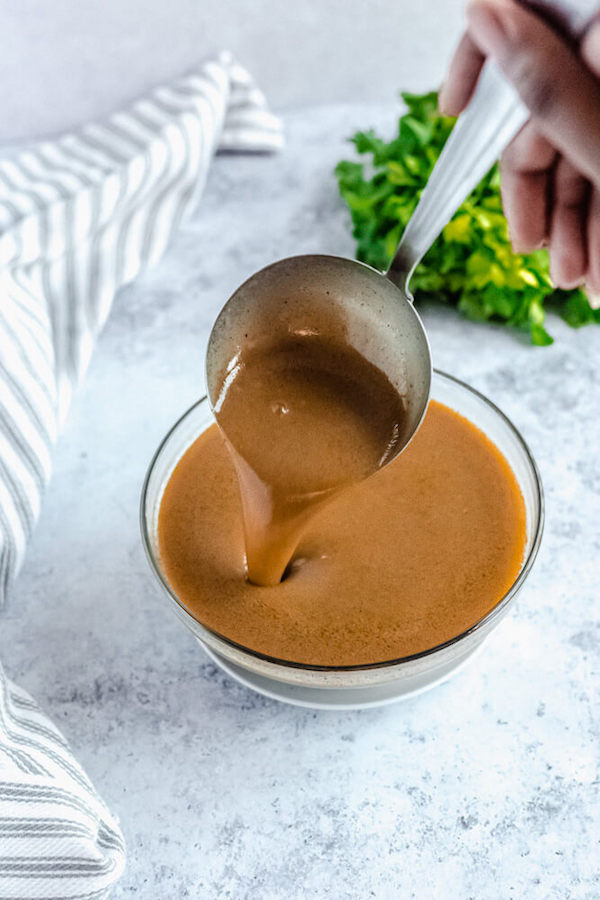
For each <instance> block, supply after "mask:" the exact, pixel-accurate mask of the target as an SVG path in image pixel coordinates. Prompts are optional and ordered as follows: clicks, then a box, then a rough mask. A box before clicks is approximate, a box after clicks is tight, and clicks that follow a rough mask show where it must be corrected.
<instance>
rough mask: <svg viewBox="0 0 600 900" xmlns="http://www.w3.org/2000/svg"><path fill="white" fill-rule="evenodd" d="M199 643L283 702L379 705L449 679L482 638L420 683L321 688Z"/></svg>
mask: <svg viewBox="0 0 600 900" xmlns="http://www.w3.org/2000/svg"><path fill="white" fill-rule="evenodd" d="M197 641H198V643H199V644H200V646H201V647H202V649H203V650H204V652H205V653H206V654H207V656H209V657H210V658H211V659H212V661H213V662H214V663H215V664H216V665H217V666H219V668H221V669H222V670H223V671H224V672H226V673H227V674H228V675H229V676H230V677H231V678H233V679H234V681H237V682H238V683H239V684H243V685H244V687H247V688H250V690H252V691H256V692H257V693H258V694H262V695H263V696H264V697H270V698H271V699H272V700H279V701H280V702H281V703H289V704H291V705H292V706H303V707H306V708H307V709H331V710H336V709H337V710H343V709H369V708H370V707H375V706H387V705H388V704H390V703H398V702H399V701H400V700H409V699H410V698H411V697H416V696H418V694H423V693H424V692H425V691H429V690H431V688H434V687H437V686H438V685H440V684H443V683H444V682H446V681H448V680H449V679H450V678H452V677H453V676H454V675H456V674H458V672H460V671H461V669H463V668H464V666H466V665H467V663H469V662H470V661H471V660H472V659H473V658H474V657H475V656H476V655H477V654H478V653H479V651H480V650H481V648H482V647H483V644H484V643H485V642H484V641H482V642H481V643H480V644H478V645H477V646H476V647H475V648H474V649H473V650H472V651H471V652H470V653H469V654H468V655H467V656H466V657H465V656H461V657H460V658H459V659H458V661H456V662H455V663H454V664H452V665H449V666H448V667H447V668H446V669H444V671H443V672H442V673H441V674H438V675H437V677H436V678H434V679H431V678H429V680H428V678H427V675H423V676H422V678H421V679H420V683H419V682H418V681H417V680H416V679H415V678H412V679H410V680H409V681H408V682H407V679H397V680H396V681H387V682H385V683H383V684H373V685H369V686H366V687H349V688H318V687H305V686H302V685H297V684H286V683H285V682H283V681H277V680H275V679H274V678H267V677H266V676H264V675H258V674H257V673H255V672H251V671H249V670H248V669H245V668H243V667H242V666H238V665H236V664H235V663H233V662H231V661H230V660H228V659H224V658H223V657H222V656H221V655H220V654H218V653H216V652H215V651H214V650H212V649H211V648H209V647H207V646H206V644H205V643H204V642H203V641H201V640H200V638H197Z"/></svg>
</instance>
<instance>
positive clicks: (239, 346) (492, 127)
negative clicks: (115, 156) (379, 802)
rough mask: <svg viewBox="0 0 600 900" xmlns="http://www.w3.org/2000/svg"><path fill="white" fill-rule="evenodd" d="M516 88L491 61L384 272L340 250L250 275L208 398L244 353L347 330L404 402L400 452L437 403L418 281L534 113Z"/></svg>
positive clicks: (213, 366)
mask: <svg viewBox="0 0 600 900" xmlns="http://www.w3.org/2000/svg"><path fill="white" fill-rule="evenodd" d="M528 115H529V113H528V111H527V109H526V107H525V106H524V105H523V104H522V103H521V101H520V99H519V97H518V95H517V94H516V92H515V90H514V88H513V87H512V85H511V84H510V83H509V82H507V81H506V80H505V78H504V77H503V76H502V75H501V74H500V72H499V70H498V69H497V68H496V66H495V65H494V64H493V63H492V62H488V63H486V65H485V67H484V70H483V72H482V74H481V77H480V79H479V83H478V86H477V89H476V92H475V95H474V97H473V99H472V101H471V103H470V104H469V106H468V107H467V109H466V110H465V112H464V113H463V114H462V115H461V116H460V117H459V119H458V121H457V123H456V125H455V127H454V129H453V131H452V133H451V135H450V137H449V138H448V141H447V142H446V145H445V147H444V149H443V151H442V153H441V155H440V157H439V160H438V162H437V164H436V166H435V168H434V170H433V172H432V174H431V177H430V178H429V181H428V182H427V185H426V186H425V188H424V190H423V192H422V194H421V198H420V200H419V203H418V205H417V207H416V209H415V211H414V213H413V216H412V217H411V219H410V221H409V222H408V225H407V227H406V230H405V232H404V235H403V237H402V240H401V241H400V244H399V246H398V248H397V251H396V254H395V256H394V259H393V260H392V264H391V266H390V268H389V270H388V271H387V272H386V273H381V272H378V271H377V270H375V269H373V268H371V267H370V266H367V265H365V264H364V263H360V262H356V261H354V260H349V259H344V258H342V257H338V256H321V255H310V256H294V257H289V258H287V259H283V260H281V261H279V262H276V263H273V264H272V265H270V266H267V267H266V268H264V269H262V270H261V271H259V272H257V273H256V274H255V275H252V277H251V278H249V279H248V280H247V281H246V282H244V284H242V286H241V287H240V288H238V289H237V291H235V293H234V294H233V295H232V297H231V298H230V299H229V300H228V301H227V303H226V304H225V306H224V307H223V309H222V311H221V313H220V314H219V316H218V318H217V320H216V322H215V325H214V327H213V329H212V332H211V335H210V338H209V342H208V350H207V358H206V377H207V387H208V396H209V400H210V404H211V407H212V410H213V413H214V414H215V417H216V419H217V422H218V421H219V408H220V403H221V401H222V397H223V394H224V390H225V389H226V387H227V383H228V381H227V379H228V375H230V373H231V372H232V370H233V368H234V367H235V364H236V361H237V360H239V359H240V357H241V356H242V355H243V352H244V349H248V348H249V347H251V346H252V345H254V344H258V343H264V340H265V337H268V339H269V341H273V343H274V344H275V343H277V341H278V339H279V338H283V337H285V336H289V335H290V334H297V335H302V334H317V333H318V334H321V335H323V336H328V335H330V334H331V333H332V332H334V333H335V334H336V335H338V336H339V333H340V325H341V326H342V327H343V329H344V332H345V334H344V336H345V339H346V340H347V342H348V343H349V344H350V345H351V346H353V347H354V348H355V349H356V350H357V351H358V352H359V353H361V354H362V355H363V356H364V357H366V358H367V360H368V361H369V362H371V363H373V364H374V365H376V366H377V367H378V368H379V369H381V370H382V371H383V372H384V373H385V374H386V375H387V377H388V379H389V380H390V382H391V383H392V384H393V385H394V387H395V388H396V390H397V391H398V392H399V393H400V395H401V396H402V397H403V398H404V401H405V407H406V423H405V429H404V434H403V435H402V436H401V440H400V441H399V442H398V444H397V446H396V449H395V452H394V453H393V454H391V455H390V457H389V458H388V459H386V463H387V462H389V461H390V460H391V459H393V458H394V457H395V456H397V455H398V453H400V452H401V451H402V450H403V449H404V447H406V445H407V444H408V443H409V441H410V439H411V438H412V436H413V435H414V433H415V432H416V430H417V428H418V427H419V425H420V423H421V420H422V418H423V416H424V414H425V411H426V409H427V404H428V402H429V392H430V385H431V375H432V367H431V354H430V350H429V343H428V340H427V335H426V333H425V329H424V328H423V324H422V322H421V319H420V318H419V315H418V314H417V312H416V310H415V309H414V306H413V297H412V294H411V293H410V289H409V282H410V277H411V275H412V273H413V271H414V269H415V267H416V266H417V264H418V263H419V262H420V260H421V259H422V257H423V255H424V254H425V253H426V251H427V250H428V248H429V247H430V246H431V244H432V243H433V241H434V240H435V239H436V237H437V236H438V234H439V233H440V232H441V230H442V228H443V227H444V225H445V224H446V223H447V222H448V221H449V220H450V218H451V217H452V215H453V213H454V212H455V211H456V210H457V209H458V207H459V206H460V205H461V203H462V202H463V201H464V200H465V198H466V197H467V196H468V195H469V194H470V192H471V191H472V190H473V188H474V187H475V186H476V185H477V184H478V182H479V181H480V179H481V178H482V177H483V176H484V175H485V173H486V172H487V171H488V170H489V169H490V167H491V166H492V165H493V163H494V162H495V161H496V160H497V159H498V157H499V155H500V153H501V152H502V150H503V149H504V148H505V147H506V146H507V144H508V143H509V142H510V141H511V140H512V138H513V137H514V135H515V134H516V133H517V132H518V130H519V129H520V128H521V126H522V125H523V124H524V122H525V121H526V120H527V118H528Z"/></svg>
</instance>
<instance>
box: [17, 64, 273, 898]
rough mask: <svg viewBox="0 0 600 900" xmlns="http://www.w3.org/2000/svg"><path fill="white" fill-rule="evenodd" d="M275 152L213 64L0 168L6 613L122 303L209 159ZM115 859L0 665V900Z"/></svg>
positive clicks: (75, 778) (114, 868)
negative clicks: (77, 398)
mask: <svg viewBox="0 0 600 900" xmlns="http://www.w3.org/2000/svg"><path fill="white" fill-rule="evenodd" d="M281 144H282V133H281V126H280V123H279V120H278V119H277V118H275V117H274V116H273V115H272V114H271V113H270V112H269V111H268V109H267V106H266V103H265V99H264V97H263V95H262V94H261V92H260V91H259V90H258V89H257V88H256V86H255V85H254V83H253V82H252V80H251V79H250V77H249V76H248V74H247V73H246V72H245V70H244V69H243V68H241V67H240V66H239V65H238V64H237V63H236V62H235V61H234V60H232V59H231V57H230V56H229V55H222V56H220V57H219V58H218V59H216V60H214V61H211V62H208V63H207V64H205V65H204V66H203V67H202V69H201V70H199V71H198V72H197V73H195V74H192V75H190V76H188V77H186V78H183V79H181V80H180V81H178V82H176V83H175V84H173V85H171V86H169V87H165V88H160V89H159V90H157V91H155V92H154V93H153V95H152V96H151V97H149V98H148V99H145V100H142V101H140V102H138V103H136V104H134V105H133V106H132V107H131V108H130V109H128V110H127V111H125V112H122V113H119V114H117V115H114V116H112V117H111V118H110V119H109V120H108V121H106V122H104V123H102V124H93V125H88V126H87V127H86V128H84V129H82V130H81V131H80V132H79V133H77V134H68V135H65V136H64V137H61V138H60V139H58V140H56V141H52V142H44V143H41V144H39V145H36V146H35V147H33V148H31V149H29V150H26V151H22V152H20V153H19V154H14V155H12V156H5V157H4V158H0V602H2V601H3V599H4V597H5V594H6V591H7V588H8V586H9V584H10V582H11V580H12V579H13V578H14V576H15V574H16V572H17V570H18V568H19V566H20V564H21V562H22V559H23V554H24V550H25V546H26V542H27V539H28V537H29V535H30V534H31V531H32V528H33V526H34V524H35V521H36V519H37V516H38V512H39V506H40V498H41V494H42V491H43V488H44V485H45V484H46V482H47V480H48V477H49V474H50V454H51V447H52V444H53V443H54V441H55V439H56V437H57V434H58V432H59V430H60V426H61V424H62V422H63V421H64V419H65V416H66V413H67V410H68V407H69V402H70V399H71V395H72V392H73V389H74V387H75V386H76V385H77V382H78V381H79V380H80V378H81V377H82V375H83V373H84V371H85V369H86V366H87V364H88V362H89V359H90V355H91V352H92V348H93V345H94V341H95V338H96V336H97V334H98V332H99V331H100V329H101V328H102V326H103V324H104V322H105V321H106V318H107V316H108V313H109V310H110V307H111V304H112V300H113V297H114V294H115V291H116V290H117V289H118V288H119V287H120V286H121V285H123V284H125V283H126V282H129V281H131V280H132V279H133V278H135V276H136V275H137V274H138V273H139V272H140V270H141V269H142V268H144V267H145V266H147V265H149V264H151V263H153V262H155V261H156V260H157V259H158V258H159V257H160V256H161V254H162V253H163V251H164V249H165V247H166V245H167V242H168V240H169V238H170V236H171V234H172V233H173V230H174V229H175V228H176V227H177V224H178V223H179V222H180V221H181V219H182V217H184V216H186V215H187V214H189V213H190V212H191V210H192V209H193V208H194V205H195V203H196V201H197V199H198V197H199V195H200V193H201V192H202V188H203V185H204V181H205V178H206V174H207V171H208V168H209V165H210V161H211V159H212V157H213V155H214V154H215V152H216V151H217V150H218V149H227V150H232V151H238V150H239V151H244V150H251V151H268V150H275V149H278V148H279V147H280V146H281ZM124 859H125V856H124V847H123V839H122V836H121V832H120V829H119V826H118V824H117V822H116V820H115V819H114V818H113V817H112V816H111V814H110V813H109V811H108V810H107V808H106V807H105V805H104V804H103V802H102V800H101V799H100V798H99V796H98V795H97V793H96V792H95V790H94V788H93V787H92V785H91V784H90V782H89V780H88V778H87V777H86V775H85V774H84V773H83V771H82V770H81V768H80V767H79V766H78V764H77V763H76V762H75V760H74V759H73V757H72V755H71V752H70V750H69V748H68V746H67V744H66V742H65V740H64V738H63V737H62V736H61V734H60V733H59V732H58V731H57V730H56V729H55V728H54V726H53V725H52V724H51V723H50V722H49V721H48V719H47V718H46V717H45V716H44V715H43V714H42V713H41V712H40V710H39V708H38V707H37V705H36V704H35V702H34V701H33V700H32V699H31V698H30V697H29V696H28V695H27V694H25V693H24V692H23V691H22V690H20V689H19V688H17V687H15V685H13V684H11V683H10V682H8V681H7V680H6V678H5V676H4V673H3V672H2V669H1V667H0V900H9V898H10V900H12V898H15V900H16V898H43V900H53V898H58V897H60V898H81V900H83V898H89V900H91V898H96V897H98V898H100V897H105V896H107V895H108V892H109V891H110V886H111V885H112V884H113V883H114V881H115V880H116V879H117V878H118V877H119V875H120V874H121V872H122V871H123V867H124Z"/></svg>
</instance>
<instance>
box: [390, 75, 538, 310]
mask: <svg viewBox="0 0 600 900" xmlns="http://www.w3.org/2000/svg"><path fill="white" fill-rule="evenodd" d="M528 118H529V111H528V109H527V107H526V106H525V105H524V104H523V103H522V101H521V100H520V98H519V95H518V94H517V92H516V90H515V88H514V87H513V86H512V84H511V83H510V82H509V81H507V79H506V78H505V77H504V76H503V75H502V74H501V72H500V70H499V69H498V68H497V66H496V64H495V63H494V62H493V61H491V60H489V61H488V62H486V64H485V66H484V68H483V71H482V73H481V76H480V78H479V82H478V84H477V88H476V90H475V94H474V96H473V99H472V100H471V102H470V103H469V105H468V106H467V108H466V109H465V111H464V112H463V113H462V114H461V115H460V116H459V117H458V120H457V122H456V125H455V126H454V128H453V129H452V132H451V134H450V137H449V138H448V140H447V141H446V143H445V145H444V149H443V150H442V152H441V154H440V157H439V159H438V161H437V162H436V164H435V166H434V169H433V171H432V173H431V175H430V176H429V181H428V182H427V184H426V185H425V187H424V188H423V192H422V193H421V197H420V200H419V203H418V204H417V207H416V209H415V211H414V212H413V214H412V216H411V218H410V220H409V222H408V225H407V226H406V229H405V231H404V234H403V235H402V240H401V241H400V243H399V245H398V249H397V250H396V255H395V256H394V258H393V260H392V263H391V265H390V268H389V270H388V272H387V277H388V278H390V279H391V280H392V281H393V282H394V283H395V284H397V285H398V286H399V287H400V288H402V289H403V290H404V291H405V292H406V293H407V294H408V296H409V297H410V294H409V293H408V291H407V285H408V281H409V279H410V276H411V275H412V273H413V271H414V269H415V267H416V266H417V264H418V263H419V262H420V261H421V259H422V258H423V256H424V255H425V253H426V252H427V250H429V248H430V247H431V245H432V244H433V242H434V240H435V239H436V237H437V236H438V235H439V233H440V232H441V230H442V228H443V227H444V226H445V225H446V224H447V223H448V222H449V221H450V219H451V218H452V216H453V215H454V213H455V212H456V210H457V209H458V208H459V206H460V205H461V204H462V203H463V202H464V200H466V198H467V197H468V196H469V194H470V193H471V191H472V190H473V189H474V188H475V187H476V186H477V185H478V184H479V182H480V181H481V179H482V178H483V176H484V175H485V174H486V172H488V171H489V169H491V167H492V166H493V164H494V163H495V162H496V160H497V159H498V157H499V156H500V154H501V153H502V151H503V150H504V148H505V147H507V146H508V144H509V143H510V142H511V140H512V139H513V137H514V136H515V135H516V134H517V132H518V131H519V130H520V129H521V128H522V126H523V125H524V124H525V122H526V121H527V119H528Z"/></svg>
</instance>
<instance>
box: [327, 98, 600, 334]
mask: <svg viewBox="0 0 600 900" xmlns="http://www.w3.org/2000/svg"><path fill="white" fill-rule="evenodd" d="M402 98H403V100H404V102H405V104H406V106H407V108H408V111H407V112H406V114H405V115H403V116H401V118H400V121H399V123H398V136H397V137H395V138H394V139H393V140H392V141H389V142H386V141H383V140H382V139H381V138H380V137H378V136H377V135H376V134H375V133H374V132H373V131H365V132H358V133H357V134H355V135H354V137H353V138H352V141H353V143H354V145H355V147H356V149H357V151H358V153H359V154H361V155H363V156H365V155H366V156H368V157H370V160H369V162H368V163H358V162H348V161H343V162H340V163H338V165H337V167H336V170H335V171H336V175H337V178H338V182H339V188H340V193H341V195H342V197H343V199H344V200H345V201H346V203H347V204H348V207H349V209H350V214H351V216H352V222H353V225H354V230H353V234H354V237H355V238H356V242H357V250H356V256H357V258H358V259H360V260H362V261H363V262H366V263H369V264H370V265H371V266H374V267H375V268H376V269H381V270H385V269H386V268H387V266H388V265H389V263H390V261H391V259H392V256H393V254H394V251H395V249H396V246H397V244H398V241H399V240H400V238H401V237H402V232H403V231H404V228H405V227H406V223H407V222H408V220H409V218H410V216H411V215H412V212H413V210H414V208H415V206H416V205H417V201H418V199H419V196H420V194H421V191H422V190H423V188H424V186H425V183H426V182H427V179H428V178H429V174H430V172H431V170H432V169H433V166H434V165H435V162H436V160H437V158H438V156H439V155H440V152H441V150H442V147H443V146H444V143H445V141H446V139H447V137H448V135H449V134H450V132H451V130H452V127H453V125H454V121H455V120H454V119H451V118H448V117H447V116H442V115H441V114H440V113H439V112H438V109H437V93H429V94H422V95H418V94H402ZM411 288H412V290H413V292H414V294H415V297H416V299H417V300H418V298H419V297H420V296H422V295H427V296H429V297H434V298H436V299H438V300H441V301H443V302H445V303H449V304H453V305H456V306H457V307H458V309H459V310H460V311H461V312H462V313H464V314H465V315H467V316H468V317H469V318H471V319H479V320H488V319H491V320H495V321H500V322H504V323H506V324H507V325H511V326H514V327H516V328H521V329H527V330H528V331H529V334H530V335H531V341H532V343H534V344H537V345H539V346H544V345H547V344H551V343H552V340H553V339H552V337H551V336H550V335H549V334H548V332H547V331H546V329H545V328H544V320H545V316H546V312H545V306H550V305H551V306H552V307H553V308H554V309H556V310H557V311H558V312H559V314H560V315H561V316H562V318H563V319H564V320H565V322H567V323H568V324H569V325H571V326H572V327H574V328H577V327H579V326H581V325H587V324H589V323H592V322H596V323H598V324H600V310H598V309H593V308H592V306H591V305H590V303H589V300H588V298H587V296H586V295H585V293H584V292H583V291H582V290H581V289H579V288H578V289H576V290H573V291H557V290H555V288H554V285H553V284H552V281H551V279H550V273H549V264H548V253H547V251H546V250H536V251H535V252H533V253H527V254H520V253H513V251H512V250H511V247H510V242H509V239H508V228H507V223H506V219H505V218H504V215H503V212H502V203H501V199H500V172H499V169H498V166H497V165H495V166H494V167H493V168H492V169H491V171H490V172H488V174H487V175H486V176H485V177H484V178H483V179H482V180H481V182H480V183H479V184H478V185H477V187H476V188H475V190H474V191H473V193H472V194H471V195H470V196H469V197H468V199H467V200H465V202H464V203H463V205H462V206H461V207H460V209H459V210H458V211H457V212H456V213H455V214H454V216H453V217H452V219H451V221H450V222H449V223H448V225H446V227H445V228H444V230H443V231H442V233H441V234H440V236H439V237H438V239H437V240H436V241H435V243H434V244H433V246H432V247H431V249H430V250H429V251H428V253H427V254H426V256H425V258H424V259H423V261H422V262H421V263H420V265H419V266H417V269H416V271H415V273H414V275H413V278H412V280H411Z"/></svg>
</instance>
